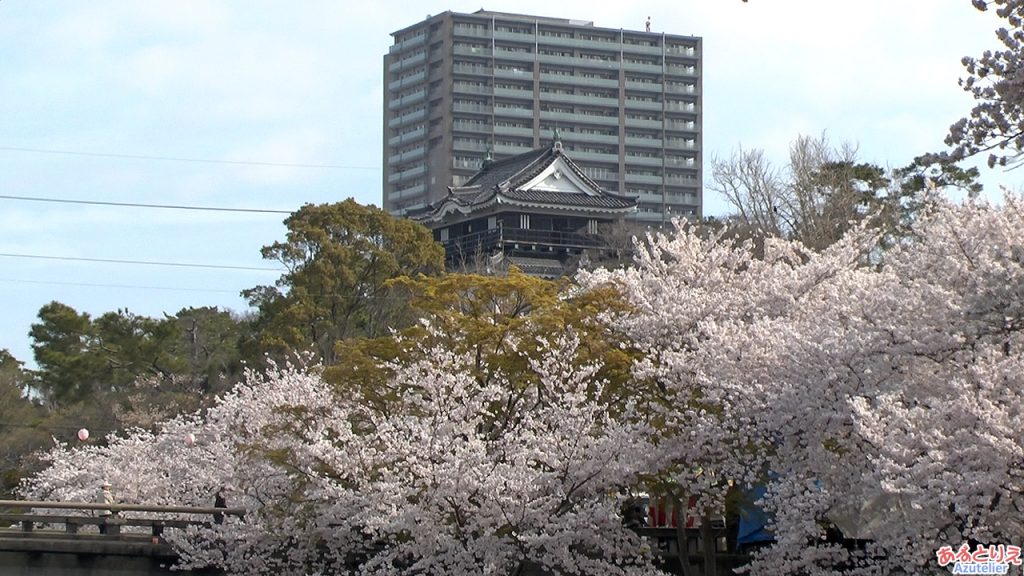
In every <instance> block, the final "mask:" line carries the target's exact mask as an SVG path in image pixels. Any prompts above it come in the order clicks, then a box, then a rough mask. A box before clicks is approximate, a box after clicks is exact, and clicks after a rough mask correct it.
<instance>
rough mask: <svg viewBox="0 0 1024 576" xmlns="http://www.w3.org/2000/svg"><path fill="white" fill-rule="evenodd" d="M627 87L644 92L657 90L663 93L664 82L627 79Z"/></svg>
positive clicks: (656, 91)
mask: <svg viewBox="0 0 1024 576" xmlns="http://www.w3.org/2000/svg"><path fill="white" fill-rule="evenodd" d="M626 88H628V89H630V90H642V91H644V92H655V93H658V94H661V91H662V84H661V82H636V81H635V80H626Z"/></svg>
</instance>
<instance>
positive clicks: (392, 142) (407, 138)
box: [388, 127, 427, 146]
mask: <svg viewBox="0 0 1024 576" xmlns="http://www.w3.org/2000/svg"><path fill="white" fill-rule="evenodd" d="M426 135H427V129H426V127H423V128H417V129H416V130H411V131H409V132H406V133H405V134H399V135H398V136H392V137H391V138H388V146H397V145H399V144H405V143H407V142H414V141H416V140H420V139H422V138H423V137H424V136H426Z"/></svg>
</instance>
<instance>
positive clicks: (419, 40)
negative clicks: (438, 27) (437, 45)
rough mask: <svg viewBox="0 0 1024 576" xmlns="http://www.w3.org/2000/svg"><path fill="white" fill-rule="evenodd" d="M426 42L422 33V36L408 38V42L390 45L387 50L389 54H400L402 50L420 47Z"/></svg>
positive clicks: (425, 37) (425, 35) (425, 34)
mask: <svg viewBox="0 0 1024 576" xmlns="http://www.w3.org/2000/svg"><path fill="white" fill-rule="evenodd" d="M426 41H427V33H426V32H423V33H422V34H418V35H416V36H413V37H412V38H409V39H408V40H404V41H402V42H399V43H397V44H392V45H391V48H388V52H390V53H391V54H394V53H396V52H401V51H403V50H406V49H409V48H413V47H415V46H420V45H422V44H423V43H425V42H426Z"/></svg>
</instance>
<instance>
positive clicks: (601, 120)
mask: <svg viewBox="0 0 1024 576" xmlns="http://www.w3.org/2000/svg"><path fill="white" fill-rule="evenodd" d="M540 118H541V120H554V121H558V122H566V123H568V124H596V125H602V126H618V125H619V117H618V116H591V115H588V114H577V113H574V112H549V111H547V110H541V112H540Z"/></svg>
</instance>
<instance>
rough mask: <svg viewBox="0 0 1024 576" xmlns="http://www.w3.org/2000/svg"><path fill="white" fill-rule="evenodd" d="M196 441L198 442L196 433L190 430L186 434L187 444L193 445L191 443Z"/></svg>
mask: <svg viewBox="0 0 1024 576" xmlns="http://www.w3.org/2000/svg"><path fill="white" fill-rule="evenodd" d="M195 443H196V435H195V434H193V433H191V432H189V433H188V434H185V445H186V446H191V445H193V444H195Z"/></svg>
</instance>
